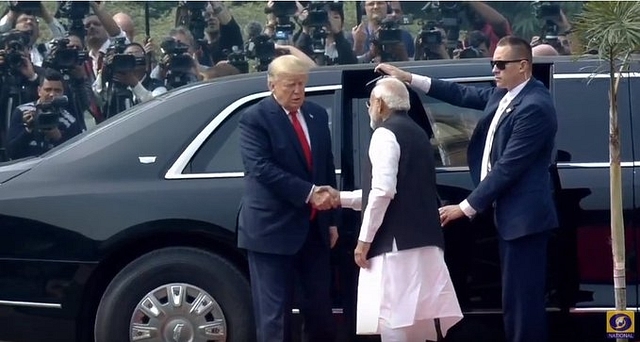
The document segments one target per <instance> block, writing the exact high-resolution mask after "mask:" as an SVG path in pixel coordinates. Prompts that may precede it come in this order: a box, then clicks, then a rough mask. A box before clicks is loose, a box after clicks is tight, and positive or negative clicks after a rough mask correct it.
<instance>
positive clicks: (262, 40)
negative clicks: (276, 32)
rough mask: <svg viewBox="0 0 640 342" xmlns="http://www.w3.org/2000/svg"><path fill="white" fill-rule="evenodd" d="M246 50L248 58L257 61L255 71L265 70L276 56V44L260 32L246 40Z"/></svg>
mask: <svg viewBox="0 0 640 342" xmlns="http://www.w3.org/2000/svg"><path fill="white" fill-rule="evenodd" d="M246 51H247V55H246V56H247V57H248V58H252V59H255V60H257V61H258V63H257V65H256V70H257V71H266V70H267V67H268V66H269V63H271V61H273V59H274V58H276V46H275V44H274V42H273V40H272V39H271V38H270V37H269V36H267V35H266V34H261V35H259V36H257V37H255V38H253V39H251V40H250V41H249V42H247V46H246Z"/></svg>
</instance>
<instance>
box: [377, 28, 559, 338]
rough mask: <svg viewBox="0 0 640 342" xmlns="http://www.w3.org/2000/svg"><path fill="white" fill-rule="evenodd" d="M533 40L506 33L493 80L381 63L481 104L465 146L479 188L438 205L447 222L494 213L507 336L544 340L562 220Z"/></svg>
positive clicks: (438, 94) (466, 102)
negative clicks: (550, 251) (549, 279)
mask: <svg viewBox="0 0 640 342" xmlns="http://www.w3.org/2000/svg"><path fill="white" fill-rule="evenodd" d="M531 60H532V56H531V46H530V45H529V43H528V42H527V41H525V40H523V39H521V38H517V37H512V36H507V37H504V38H502V39H500V41H499V42H498V45H497V48H496V50H495V52H494V54H493V60H492V61H491V67H492V71H493V75H494V76H495V81H496V87H491V88H476V87H473V86H463V85H459V84H457V83H453V82H445V81H440V80H437V79H432V78H429V77H425V76H420V75H415V74H410V73H408V72H406V71H402V70H400V69H398V68H395V67H393V66H390V65H387V64H380V65H379V66H378V67H377V68H376V69H377V70H380V71H381V72H385V73H387V74H389V75H391V76H394V77H397V78H399V79H400V80H402V81H404V82H407V83H410V84H411V85H412V86H414V87H417V88H419V89H421V90H423V91H425V92H427V93H428V94H429V96H431V97H434V98H436V99H439V100H442V101H445V102H448V103H450V104H452V105H455V106H460V107H466V108H473V109H479V110H480V109H482V110H484V117H483V118H482V119H481V120H480V121H479V122H478V125H477V126H476V128H475V130H474V132H473V135H472V136H471V140H470V141H469V147H468V150H467V160H468V162H469V169H470V173H471V177H472V178H473V181H474V183H475V184H476V188H475V189H474V190H473V191H472V192H471V194H469V196H468V197H467V198H466V199H465V200H464V201H462V202H461V203H460V204H458V205H449V206H445V207H442V208H440V221H441V222H442V225H443V226H446V225H447V224H448V223H449V222H451V221H454V220H456V219H459V218H462V217H464V216H467V217H469V218H473V217H474V216H475V215H476V214H477V213H483V212H485V211H488V212H491V210H489V209H493V211H495V213H494V216H493V217H494V221H495V225H496V228H497V230H498V240H499V249H500V263H501V269H502V302H503V312H504V316H503V319H504V326H505V334H506V341H507V342H528V341H531V342H534V341H535V342H541V341H546V340H547V320H546V312H545V276H546V262H547V258H546V256H547V252H546V251H547V242H548V239H549V235H550V230H551V229H553V228H556V227H557V226H558V219H557V215H556V210H555V206H554V203H553V199H552V183H551V179H550V175H549V165H550V164H551V163H552V151H553V147H554V140H555V135H556V130H557V122H556V112H555V108H554V106H553V102H552V100H551V95H550V94H549V91H548V89H547V88H546V87H545V86H544V85H543V84H542V83H541V82H540V81H538V80H536V79H534V78H533V77H532V64H531Z"/></svg>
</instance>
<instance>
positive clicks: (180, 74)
mask: <svg viewBox="0 0 640 342" xmlns="http://www.w3.org/2000/svg"><path fill="white" fill-rule="evenodd" d="M160 50H161V51H162V54H163V56H170V57H169V64H168V65H167V66H166V69H167V76H166V79H167V86H169V87H171V88H178V87H180V86H183V85H185V84H188V83H190V82H194V81H196V80H197V79H196V76H195V75H193V73H192V72H191V69H192V68H193V67H194V61H193V58H192V57H191V56H189V55H188V54H186V53H187V52H188V51H189V46H187V45H186V44H184V43H182V42H180V41H177V40H175V39H173V38H167V39H165V40H164V41H162V43H161V44H160ZM163 59H164V57H163Z"/></svg>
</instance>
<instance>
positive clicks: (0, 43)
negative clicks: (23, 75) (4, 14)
mask: <svg viewBox="0 0 640 342" xmlns="http://www.w3.org/2000/svg"><path fill="white" fill-rule="evenodd" d="M30 40H31V34H30V33H29V32H22V31H17V30H12V31H9V32H7V33H3V34H2V35H0V50H4V56H3V57H4V63H3V64H2V65H1V66H0V72H2V71H6V70H10V71H11V70H18V69H20V67H22V66H23V64H24V61H23V59H22V53H23V51H24V50H25V48H26V47H27V45H28V44H29V41H30Z"/></svg>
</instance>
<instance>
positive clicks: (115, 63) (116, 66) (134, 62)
mask: <svg viewBox="0 0 640 342" xmlns="http://www.w3.org/2000/svg"><path fill="white" fill-rule="evenodd" d="M126 49H127V38H125V37H118V38H115V39H114V41H113V43H112V44H111V46H109V48H108V49H107V55H113V58H111V59H107V64H105V69H106V70H108V72H107V75H109V76H113V74H114V73H118V72H130V71H133V70H135V69H136V67H138V66H143V65H146V58H144V57H136V56H133V55H129V54H125V53H124V51H125V50H126ZM108 78H109V79H110V77H108Z"/></svg>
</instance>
